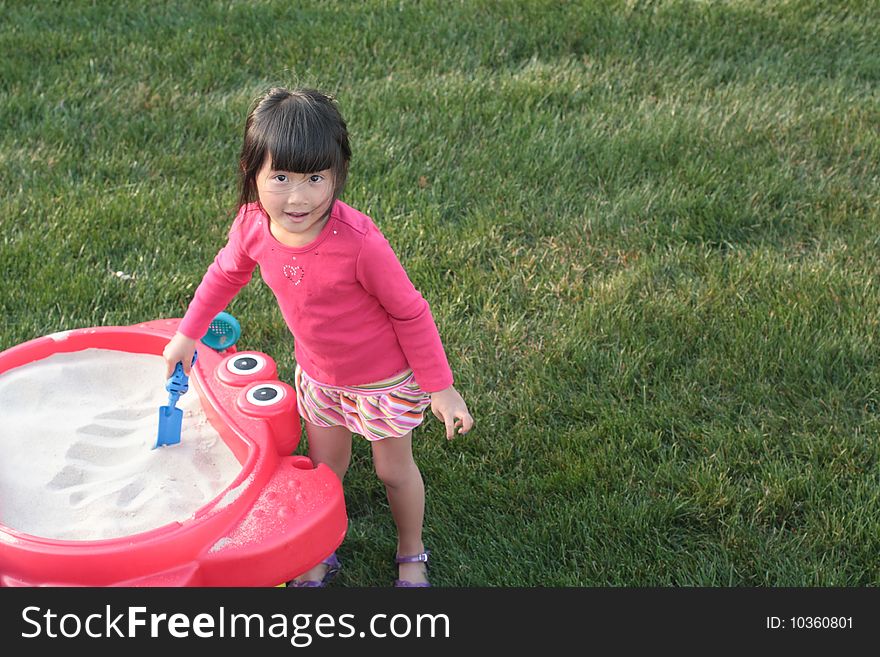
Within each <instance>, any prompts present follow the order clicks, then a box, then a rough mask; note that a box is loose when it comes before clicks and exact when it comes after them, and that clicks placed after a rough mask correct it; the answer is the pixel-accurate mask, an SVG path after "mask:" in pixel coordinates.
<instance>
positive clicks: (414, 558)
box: [394, 550, 431, 589]
mask: <svg viewBox="0 0 880 657" xmlns="http://www.w3.org/2000/svg"><path fill="white" fill-rule="evenodd" d="M429 554H431V553H430V552H429V551H428V550H425V551H424V552H422V553H421V554H414V555H411V556H407V557H402V556H400V555H399V554H398V555H397V556H396V557H394V563H395V564H399V563H419V562H421V563H423V564H425V570H427V568H428V555H429ZM394 586H395V587H397V588H403V589H410V588H412V589H414V588H425V587H428V586H431V582H410V581H409V580H406V579H396V580H394Z"/></svg>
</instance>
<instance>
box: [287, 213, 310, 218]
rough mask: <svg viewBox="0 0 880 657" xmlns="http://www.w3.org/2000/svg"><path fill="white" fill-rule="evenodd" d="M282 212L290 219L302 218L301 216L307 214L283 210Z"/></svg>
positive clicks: (307, 214)
mask: <svg viewBox="0 0 880 657" xmlns="http://www.w3.org/2000/svg"><path fill="white" fill-rule="evenodd" d="M284 214H286V215H287V216H288V217H290V218H291V219H302V218H303V217H307V216H309V213H308V212H285V213H284Z"/></svg>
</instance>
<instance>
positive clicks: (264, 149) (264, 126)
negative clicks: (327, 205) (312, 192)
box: [239, 88, 351, 207]
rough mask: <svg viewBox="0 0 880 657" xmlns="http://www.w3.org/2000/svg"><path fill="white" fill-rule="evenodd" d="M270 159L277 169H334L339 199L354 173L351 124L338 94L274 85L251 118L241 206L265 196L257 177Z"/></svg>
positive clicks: (244, 146)
mask: <svg viewBox="0 0 880 657" xmlns="http://www.w3.org/2000/svg"><path fill="white" fill-rule="evenodd" d="M267 158H268V159H269V161H270V162H271V164H272V168H273V169H275V170H276V171H289V172H291V173H299V174H307V173H315V172H317V171H325V170H327V169H329V170H330V171H332V172H333V188H334V189H333V198H334V199H338V198H339V196H340V194H341V193H342V190H343V189H344V187H345V181H346V178H347V177H348V164H349V162H350V161H351V146H350V144H349V141H348V128H347V127H346V125H345V120H344V119H343V118H342V115H341V114H340V113H339V110H338V109H337V108H336V106H335V104H334V102H333V99H332V98H330V97H329V96H327V95H326V94H323V93H321V92H319V91H315V90H314V89H298V90H296V91H288V90H287V89H283V88H275V89H271V90H270V91H269V92H268V93H267V94H266V95H265V96H264V97H263V98H262V99H261V100H260V101H259V102H258V103H257V104H256V105H255V106H254V108H253V109H252V110H251V112H250V114H248V118H247V121H246V122H245V130H244V142H243V143H242V146H241V156H240V158H239V172H240V174H239V175H240V178H239V181H240V191H239V207H241V206H243V205H245V204H247V203H250V202H252V201H256V200H258V199H259V194H258V192H257V184H256V176H257V172H258V171H259V170H260V169H261V168H262V167H263V165H264V164H265V162H266V160H267Z"/></svg>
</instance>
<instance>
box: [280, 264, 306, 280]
mask: <svg viewBox="0 0 880 657" xmlns="http://www.w3.org/2000/svg"><path fill="white" fill-rule="evenodd" d="M281 271H282V272H284V275H285V276H286V277H287V280H289V281H290V282H291V283H293V284H294V285H299V284H300V283H302V279H303V275H304V274H305V271H304V270H303V268H302V266H300V265H284V266H283V267H282V268H281Z"/></svg>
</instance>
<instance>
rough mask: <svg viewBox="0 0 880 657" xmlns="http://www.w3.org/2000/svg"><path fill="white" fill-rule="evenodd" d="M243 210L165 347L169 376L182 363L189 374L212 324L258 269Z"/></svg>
mask: <svg viewBox="0 0 880 657" xmlns="http://www.w3.org/2000/svg"><path fill="white" fill-rule="evenodd" d="M244 211H245V208H244V207H243V208H242V209H241V211H240V212H239V214H238V216H237V217H236V219H235V223H234V224H233V227H232V230H230V232H229V239H228V241H227V242H226V245H225V246H224V247H223V248H222V249H220V251H219V252H218V253H217V257H216V258H214V262H212V263H211V265H210V266H209V267H208V270H207V271H206V272H205V275H204V277H203V278H202V282H201V283H200V284H199V287H198V288H197V289H196V292H195V294H194V295H193V298H192V301H190V303H189V307H188V308H187V310H186V314H185V315H184V316H183V319H182V320H181V321H180V325H179V326H178V327H177V334H176V335H175V336H174V337H173V338H172V339H171V341H170V342H169V343H168V345H167V346H166V347H165V351H164V352H163V356H164V358H165V363H166V367H167V368H168V376H171V372H172V371H173V370H174V366H175V365H176V364H177V363H178V362H179V361H182V362H183V367H184V371H186V372H187V373H189V367H190V363H191V362H192V356H193V352H194V351H195V348H196V344H197V343H198V341H199V340H200V339H201V337H202V336H203V335H204V334H205V332H206V331H207V330H208V325H209V324H210V323H211V320H213V319H214V317H215V316H216V315H217V313H219V312H220V311H221V310H223V309H224V308H226V306H227V305H229V302H230V301H232V299H233V298H234V297H235V295H236V294H238V292H239V290H241V288H243V287H244V286H245V285H247V284H248V281H250V280H251V277H252V276H253V273H254V268H255V267H256V266H257V263H256V261H255V260H254V259H253V258H252V257H251V256H250V255H249V254H248V250H247V248H246V244H245V242H246V239H247V226H248V224H247V219H248V217H245V216H244Z"/></svg>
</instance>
